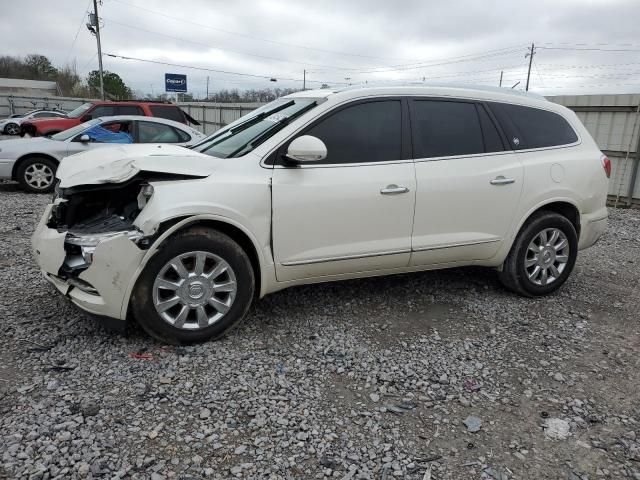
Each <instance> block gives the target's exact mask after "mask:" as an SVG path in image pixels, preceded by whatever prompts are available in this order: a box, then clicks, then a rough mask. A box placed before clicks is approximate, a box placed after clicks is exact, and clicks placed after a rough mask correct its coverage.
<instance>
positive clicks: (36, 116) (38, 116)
mask: <svg viewBox="0 0 640 480" xmlns="http://www.w3.org/2000/svg"><path fill="white" fill-rule="evenodd" d="M53 116H55V114H51V113H49V112H40V113H35V114H34V115H33V118H45V117H53Z"/></svg>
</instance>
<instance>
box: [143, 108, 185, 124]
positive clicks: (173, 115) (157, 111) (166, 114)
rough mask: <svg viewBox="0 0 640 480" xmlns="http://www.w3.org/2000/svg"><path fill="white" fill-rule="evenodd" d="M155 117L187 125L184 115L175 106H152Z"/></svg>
mask: <svg viewBox="0 0 640 480" xmlns="http://www.w3.org/2000/svg"><path fill="white" fill-rule="evenodd" d="M149 109H150V110H151V113H153V116H154V117H160V118H166V119H167V120H173V121H175V122H180V123H186V121H185V118H184V113H182V110H180V109H179V108H178V107H176V106H175V105H150V106H149Z"/></svg>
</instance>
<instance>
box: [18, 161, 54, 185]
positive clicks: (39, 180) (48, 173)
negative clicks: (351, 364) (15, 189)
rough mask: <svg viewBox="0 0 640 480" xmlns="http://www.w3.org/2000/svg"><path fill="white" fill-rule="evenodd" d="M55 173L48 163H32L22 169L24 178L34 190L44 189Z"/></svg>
mask: <svg viewBox="0 0 640 480" xmlns="http://www.w3.org/2000/svg"><path fill="white" fill-rule="evenodd" d="M54 177H55V175H54V173H53V170H52V169H51V167H50V166H49V165H46V164H44V163H37V162H36V163H32V164H31V165H29V166H28V167H27V169H26V170H25V171H24V180H25V182H26V183H27V184H28V185H29V186H30V187H32V188H34V189H36V190H46V189H47V188H49V187H50V186H51V185H52V184H53V179H54Z"/></svg>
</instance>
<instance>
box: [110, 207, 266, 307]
mask: <svg viewBox="0 0 640 480" xmlns="http://www.w3.org/2000/svg"><path fill="white" fill-rule="evenodd" d="M198 226H199V227H206V228H211V229H214V230H216V231H219V232H221V233H224V234H225V235H228V236H229V237H230V238H231V239H233V240H234V241H235V242H237V243H238V245H240V247H241V248H242V249H243V250H244V251H245V252H246V253H247V256H248V257H249V261H250V262H251V267H252V268H253V272H254V277H255V282H256V289H255V291H256V295H257V296H259V297H262V296H263V295H264V292H263V289H264V287H265V286H266V284H267V282H268V280H267V278H266V270H267V269H266V268H265V265H266V264H265V259H264V257H263V255H262V252H261V250H260V249H259V247H258V243H257V241H256V239H255V236H253V235H252V234H251V232H250V231H249V230H247V229H246V228H245V227H244V226H242V225H240V224H238V223H237V222H235V221H233V220H231V219H229V218H226V217H218V216H214V215H195V216H185V217H175V218H171V219H167V220H165V221H163V222H161V223H160V225H159V227H158V230H157V233H156V239H155V241H154V242H153V244H152V245H151V247H150V248H149V251H148V252H147V254H146V255H145V256H144V259H143V261H142V262H141V264H140V266H139V267H138V269H137V270H136V273H135V275H134V276H133V278H132V279H131V282H130V284H129V287H128V289H127V292H126V295H125V298H124V302H123V305H122V309H123V310H122V316H121V318H126V317H127V316H128V315H127V314H128V311H129V302H130V299H131V294H132V292H133V288H134V286H135V284H136V283H137V281H138V278H140V275H141V274H142V272H143V270H144V269H145V267H146V265H147V263H148V261H149V260H150V259H151V257H152V256H153V255H154V254H155V253H156V252H157V251H158V250H159V249H161V248H162V245H163V244H164V242H165V241H166V240H167V239H169V238H170V237H172V236H173V235H175V234H176V233H178V232H181V231H184V230H187V229H189V228H193V227H198Z"/></svg>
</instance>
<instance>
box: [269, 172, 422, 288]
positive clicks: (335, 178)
mask: <svg viewBox="0 0 640 480" xmlns="http://www.w3.org/2000/svg"><path fill="white" fill-rule="evenodd" d="M392 185H395V186H398V187H406V188H407V189H408V191H407V192H406V193H395V194H394V193H388V194H382V193H381V190H383V189H385V188H386V187H388V186H392ZM272 188H273V193H272V195H273V245H274V253H275V261H276V276H277V279H278V281H286V280H293V279H301V278H309V277H315V276H322V275H335V274H341V273H354V272H361V271H371V270H379V269H386V268H396V267H403V266H407V264H408V263H409V257H410V250H411V229H412V223H413V210H414V206H415V194H416V193H415V192H416V184H415V170H414V164H413V163H412V162H405V163H372V164H368V165H357V166H356V165H353V166H327V167H315V168H307V167H303V168H275V169H274V173H273V186H272Z"/></svg>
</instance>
